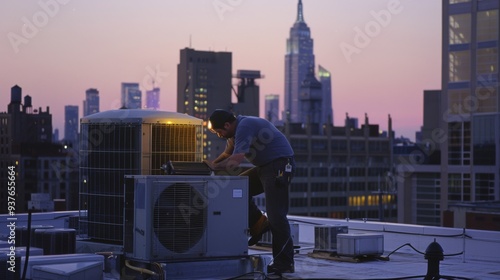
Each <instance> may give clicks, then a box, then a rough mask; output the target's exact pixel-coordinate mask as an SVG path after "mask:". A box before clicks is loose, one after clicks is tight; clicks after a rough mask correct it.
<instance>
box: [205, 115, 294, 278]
mask: <svg viewBox="0 0 500 280" xmlns="http://www.w3.org/2000/svg"><path fill="white" fill-rule="evenodd" d="M209 129H210V131H212V132H213V133H216V134H217V135H218V136H219V137H221V138H225V139H227V146H226V149H225V151H224V152H223V153H222V154H221V155H219V156H218V157H217V158H216V159H215V160H214V161H213V162H209V161H206V162H207V164H208V165H209V166H210V167H211V168H212V169H214V170H228V171H229V170H234V169H236V168H237V167H238V166H239V164H240V163H241V162H242V161H243V159H245V158H246V159H247V160H248V161H249V162H250V163H252V164H253V165H255V167H253V168H251V169H249V170H247V171H245V172H243V173H241V174H240V175H241V176H248V183H249V204H248V205H249V211H248V213H249V217H248V225H249V226H250V234H251V236H252V237H251V238H250V239H249V242H248V244H249V245H250V246H251V245H254V244H256V243H257V242H258V241H259V240H260V238H261V237H262V234H263V233H265V232H266V231H267V230H269V229H270V230H271V233H272V237H273V240H272V249H273V262H272V263H271V264H270V265H269V266H268V268H267V271H268V273H276V274H281V273H293V272H294V271H295V268H294V260H293V241H292V238H291V236H290V225H289V223H288V219H287V217H286V216H287V214H288V192H289V190H288V189H289V186H290V181H291V179H292V177H293V174H294V172H295V162H294V158H293V150H292V147H291V146H290V143H289V142H288V140H287V139H286V137H285V136H284V135H283V134H282V133H281V132H280V131H279V130H278V129H277V128H276V127H275V126H274V125H273V124H272V123H270V122H269V121H267V120H265V119H262V118H258V117H252V116H238V117H235V116H234V115H233V114H232V113H230V112H228V111H225V110H215V111H214V112H213V113H212V115H211V116H210V119H209ZM262 192H264V194H265V197H266V210H267V218H266V216H265V215H263V214H262V212H261V211H260V210H259V208H258V207H257V206H256V205H255V203H254V201H253V196H255V195H258V194H260V193H262Z"/></svg>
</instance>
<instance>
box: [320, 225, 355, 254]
mask: <svg viewBox="0 0 500 280" xmlns="http://www.w3.org/2000/svg"><path fill="white" fill-rule="evenodd" d="M348 231H349V230H348V228H347V226H341V225H329V226H327V225H325V226H315V227H314V250H315V251H323V252H336V251H337V234H339V233H340V234H343V233H347V232H348Z"/></svg>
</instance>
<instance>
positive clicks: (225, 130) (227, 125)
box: [208, 109, 236, 138]
mask: <svg viewBox="0 0 500 280" xmlns="http://www.w3.org/2000/svg"><path fill="white" fill-rule="evenodd" d="M235 120H236V117H235V116H234V115H233V114H232V113H230V112H228V111H226V110H222V109H217V110H215V111H214V112H213V113H212V115H210V118H209V122H208V129H210V131H212V132H213V133H216V134H217V135H218V136H219V137H222V138H231V137H233V136H234V127H233V126H232V124H233V122H234V121H235Z"/></svg>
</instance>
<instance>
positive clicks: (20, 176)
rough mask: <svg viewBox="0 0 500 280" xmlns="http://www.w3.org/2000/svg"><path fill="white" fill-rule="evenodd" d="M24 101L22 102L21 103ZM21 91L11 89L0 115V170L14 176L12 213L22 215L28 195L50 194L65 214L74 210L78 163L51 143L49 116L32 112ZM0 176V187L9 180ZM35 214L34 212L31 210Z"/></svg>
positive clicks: (0, 204) (3, 202) (4, 196)
mask: <svg viewBox="0 0 500 280" xmlns="http://www.w3.org/2000/svg"><path fill="white" fill-rule="evenodd" d="M21 100H24V102H21ZM31 101H32V100H31V97H30V96H29V95H26V96H25V97H24V99H23V98H22V88H21V87H19V86H17V85H15V86H13V87H12V88H11V101H10V103H9V105H8V106H7V108H8V110H7V112H3V113H0V167H2V168H3V169H4V170H6V171H7V170H9V171H10V170H12V171H13V172H15V187H16V188H15V205H16V209H15V210H16V211H15V212H16V213H25V212H26V211H27V210H28V202H29V201H30V199H31V194H32V193H46V194H50V197H51V198H52V199H60V200H64V202H65V210H66V209H68V210H70V209H72V210H74V209H78V200H77V199H78V179H77V178H78V176H77V172H78V168H77V167H75V165H76V164H77V163H78V162H77V160H76V155H72V154H71V153H72V151H71V150H68V149H66V148H65V147H64V145H62V144H56V143H52V115H51V114H50V110H49V108H48V107H47V110H46V111H43V110H42V109H41V108H39V109H38V110H37V109H33V106H32V103H31ZM7 175H8V172H2V174H0V182H1V183H2V184H3V186H7V185H8V181H9V180H11V179H9V177H8V176H7ZM7 191H8V188H7V187H5V188H1V189H0V198H1V199H0V213H6V211H7V209H8V208H7V206H8V205H7V203H8V201H9V200H8V197H10V194H9V193H8V192H7ZM35 210H36V209H35Z"/></svg>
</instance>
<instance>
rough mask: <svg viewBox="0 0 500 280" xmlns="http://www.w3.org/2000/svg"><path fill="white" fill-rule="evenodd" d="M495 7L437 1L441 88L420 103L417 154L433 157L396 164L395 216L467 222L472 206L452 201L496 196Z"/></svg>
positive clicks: (499, 114)
mask: <svg viewBox="0 0 500 280" xmlns="http://www.w3.org/2000/svg"><path fill="white" fill-rule="evenodd" d="M499 9H500V2H499V1H497V0H445V1H443V9H442V44H441V45H442V56H441V57H442V67H441V69H442V75H441V79H442V83H441V85H442V89H441V91H439V90H437V91H433V92H427V93H426V98H428V99H429V100H430V101H431V102H433V103H434V104H432V105H433V106H432V107H430V106H429V105H431V104H429V102H426V103H425V104H424V106H425V107H426V109H425V111H424V113H425V114H427V116H425V117H424V125H425V128H426V129H425V130H424V132H425V133H424V137H423V140H422V146H423V147H425V149H423V152H422V153H421V154H423V155H425V156H426V157H427V158H432V159H433V161H432V163H431V164H426V163H425V162H422V161H421V160H419V157H415V156H414V157H410V158H409V159H408V160H407V161H406V162H405V165H401V166H400V167H398V173H399V174H398V179H397V180H398V203H399V205H400V206H404V207H402V208H399V207H398V209H399V212H398V222H401V223H417V224H424V225H437V226H440V225H446V226H450V227H458V228H466V227H467V228H469V226H471V225H470V223H472V222H473V221H474V220H475V218H474V217H473V216H474V215H473V213H472V212H471V211H464V210H461V211H458V212H454V211H451V210H450V209H452V207H454V206H457V205H468V206H472V207H474V208H475V209H481V205H480V204H481V203H491V202H492V201H498V200H499V199H500V174H499V172H498V170H500V144H499V143H500V105H499V98H498V90H499V85H498V81H499V80H500V72H499V71H498V67H499V65H500V60H499V56H498V52H499V46H500V44H499V43H500V41H499V31H500V21H499ZM438 94H439V95H440V97H438V96H436V95H438ZM427 95H428V96H427ZM436 102H438V103H440V104H441V106H440V108H436V107H435V103H436ZM436 111H437V112H436ZM428 114H432V115H430V116H429V115H428ZM436 114H437V115H436ZM432 121H434V122H437V123H434V124H432V123H431V122H432ZM420 158H422V159H426V158H425V157H423V156H422V157H420ZM435 158H438V159H440V162H438V160H436V159H435ZM426 160H428V159H426ZM486 207H488V209H491V206H490V205H487V206H486ZM481 219H482V221H483V222H482V223H483V224H488V223H489V222H488V221H487V220H486V218H485V217H482V218H481ZM496 219H497V221H494V223H497V224H498V218H496Z"/></svg>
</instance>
